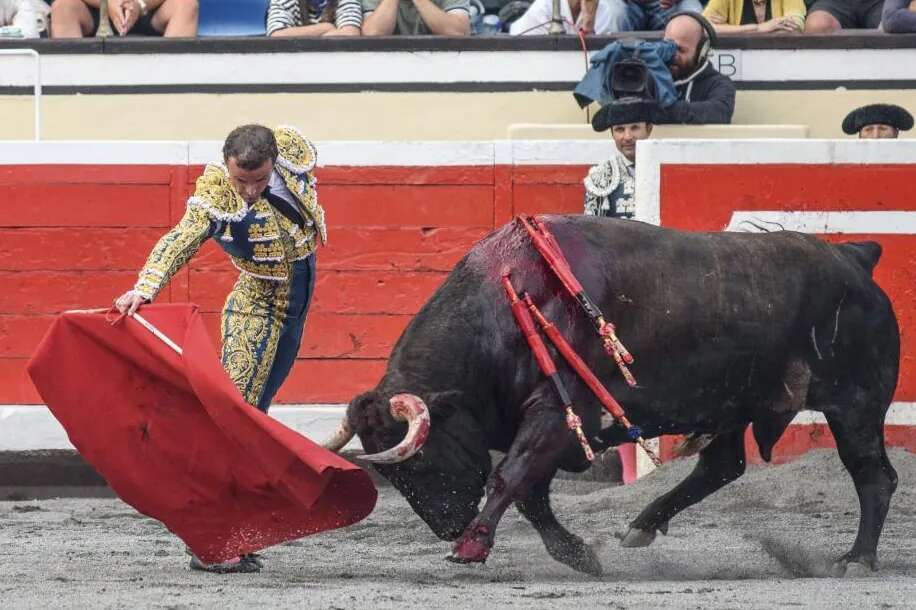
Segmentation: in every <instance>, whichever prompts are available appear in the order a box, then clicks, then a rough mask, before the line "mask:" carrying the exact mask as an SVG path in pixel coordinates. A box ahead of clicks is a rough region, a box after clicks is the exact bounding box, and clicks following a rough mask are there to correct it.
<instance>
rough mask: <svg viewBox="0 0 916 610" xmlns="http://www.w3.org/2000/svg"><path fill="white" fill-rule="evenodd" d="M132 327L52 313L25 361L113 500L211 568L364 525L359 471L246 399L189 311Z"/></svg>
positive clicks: (182, 308)
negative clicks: (157, 525) (155, 523)
mask: <svg viewBox="0 0 916 610" xmlns="http://www.w3.org/2000/svg"><path fill="white" fill-rule="evenodd" d="M140 313H141V314H142V315H143V317H144V318H146V319H147V320H148V321H149V322H151V323H152V324H153V325H155V326H156V327H158V328H159V330H161V331H162V332H163V333H164V334H165V335H166V336H167V337H169V338H170V339H171V340H172V341H174V342H175V343H177V344H178V345H179V346H181V347H182V348H183V355H179V354H178V353H176V352H175V351H173V350H172V349H171V348H169V347H168V346H167V345H166V344H165V343H163V342H162V341H161V340H160V339H158V338H157V337H155V336H154V335H153V334H152V333H151V332H150V331H148V330H147V329H145V328H143V327H142V326H141V325H140V324H139V323H138V322H137V321H136V320H132V319H128V318H125V319H122V320H121V321H120V322H119V323H117V324H115V325H112V324H111V323H110V322H109V320H111V319H113V317H114V316H115V315H116V314H105V313H64V314H62V315H61V316H60V317H59V318H58V319H57V320H55V322H54V323H53V325H52V326H51V328H50V329H49V330H48V332H47V334H46V335H45V337H44V339H42V341H41V344H40V345H39V346H38V349H37V351H36V352H35V355H34V356H33V357H32V359H31V361H30V362H29V365H28V370H29V374H30V375H31V377H32V380H33V381H34V382H35V386H36V387H37V388H38V391H39V393H40V394H41V396H42V398H43V399H44V401H45V402H46V403H47V405H48V408H49V409H50V410H51V412H52V413H53V414H54V416H55V417H56V418H57V420H58V421H59V422H60V423H61V425H63V427H64V429H65V430H66V431H67V434H68V435H69V437H70V441H71V442H72V443H73V446H74V447H76V449H77V450H78V451H79V452H80V454H81V455H82V456H83V457H84V458H85V459H86V461H88V462H89V463H90V464H92V466H93V467H94V468H95V469H96V470H97V471H98V472H99V474H101V475H102V476H103V477H105V480H106V481H108V484H109V485H110V486H111V488H112V489H114V491H115V492H116V493H117V494H118V496H119V497H120V498H121V499H122V500H124V501H125V502H127V503H128V504H130V505H131V506H133V507H134V508H136V509H137V510H138V511H140V512H141V513H143V514H145V515H149V516H150V517H153V518H155V519H158V520H160V521H162V522H163V523H164V524H165V525H166V527H168V528H169V530H171V531H172V532H174V533H175V534H176V535H177V536H178V537H179V538H181V539H182V540H184V541H185V543H186V544H187V545H188V546H189V547H190V549H191V550H192V551H193V552H194V553H195V554H196V555H197V556H198V557H199V558H200V559H201V560H202V561H204V562H218V561H224V560H227V559H230V558H232V557H235V556H238V555H240V554H242V553H250V552H254V551H257V550H259V549H263V548H265V547H267V546H270V545H273V544H277V543H280V542H284V541H287V540H292V539H295V538H300V537H302V536H306V535H308V534H314V533H316V532H320V531H324V530H328V529H334V528H338V527H343V526H345V525H350V524H353V523H356V522H358V521H360V520H361V519H363V518H364V517H366V516H367V515H368V514H369V513H370V512H372V509H373V508H374V506H375V500H376V490H375V486H374V485H373V483H372V481H371V480H370V478H369V475H368V474H367V473H366V472H365V471H364V470H362V469H360V468H359V467H357V466H355V465H353V464H351V463H349V462H347V461H346V460H344V459H342V458H340V457H338V456H337V455H335V454H334V453H331V452H330V451H327V450H325V449H324V448H322V447H320V446H318V445H316V444H315V443H313V442H312V441H310V440H309V439H307V438H305V437H304V436H302V435H300V434H299V433H297V432H295V431H293V430H291V429H289V428H287V427H286V426H284V425H282V424H281V423H279V422H278V421H276V420H274V419H272V418H270V417H269V416H267V415H266V414H264V413H262V412H260V411H258V410H257V409H256V408H254V407H252V406H251V405H249V404H247V403H246V402H245V401H244V400H243V399H242V396H241V394H240V393H239V391H238V390H237V389H236V387H235V385H234V384H233V383H232V381H231V380H230V379H229V376H228V375H227V374H226V372H225V370H223V367H222V365H221V364H220V362H219V359H218V358H217V356H216V353H215V351H214V349H213V346H212V344H211V342H210V338H209V337H208V336H207V331H206V329H205V328H204V323H203V320H202V319H201V317H200V314H199V313H198V311H197V307H196V306H195V305H177V304H176V305H147V306H145V307H143V308H142V309H141V311H140Z"/></svg>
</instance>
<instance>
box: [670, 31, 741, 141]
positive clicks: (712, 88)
mask: <svg viewBox="0 0 916 610" xmlns="http://www.w3.org/2000/svg"><path fill="white" fill-rule="evenodd" d="M665 39H666V40H671V41H672V42H674V43H675V45H676V46H677V52H676V53H675V56H674V58H673V60H672V61H671V62H670V63H669V64H668V70H669V71H670V72H671V76H672V77H673V78H674V85H675V89H676V90H677V98H678V99H677V101H676V102H675V103H674V104H672V105H671V106H668V107H667V108H663V109H661V110H660V112H659V113H658V117H657V122H658V123H692V124H707V123H731V121H732V114H734V112H735V85H734V83H732V81H731V80H730V79H729V78H728V77H727V76H723V75H722V74H720V73H719V71H718V70H716V69H715V68H713V67H712V64H711V63H710V62H709V59H708V55H709V52H710V50H711V49H712V48H713V47H714V46H715V44H716V33H715V30H714V29H713V27H712V25H711V24H710V23H709V22H708V21H706V19H704V18H703V17H702V16H701V15H700V14H699V13H679V14H676V15H674V16H672V18H671V20H670V21H669V22H668V25H667V26H666V27H665Z"/></svg>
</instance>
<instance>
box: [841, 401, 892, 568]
mask: <svg viewBox="0 0 916 610" xmlns="http://www.w3.org/2000/svg"><path fill="white" fill-rule="evenodd" d="M860 393H862V392H861V390H860ZM856 402H859V401H856ZM865 403H866V401H864V400H863V401H861V402H859V404H860V405H864V404H865ZM885 410H886V409H882V410H880V411H879V410H877V409H867V408H865V407H864V406H859V407H856V406H854V405H844V406H842V407H838V408H830V409H825V411H824V415H825V416H826V418H827V423H828V424H829V425H830V430H831V432H833V437H834V439H835V440H836V444H837V451H838V452H839V454H840V459H841V460H842V461H843V465H844V466H845V467H846V470H847V471H848V472H849V475H850V476H851V477H852V480H853V483H855V486H856V493H857V494H858V496H859V509H860V515H859V532H858V534H857V535H856V540H855V542H854V543H853V545H852V549H851V550H850V551H849V552H848V553H846V554H845V555H843V556H842V557H840V558H839V559H838V560H837V562H836V564H834V573H835V574H836V575H837V576H842V575H843V574H845V572H846V569H847V567H848V566H849V564H850V563H859V564H864V565H867V566H868V567H869V568H871V569H872V570H874V569H876V567H877V553H878V538H879V537H880V536H881V529H882V528H883V527H884V519H885V517H887V511H888V508H889V507H890V502H891V496H892V495H893V493H894V490H895V489H897V472H896V471H895V470H894V467H893V466H891V463H890V461H889V460H888V459H887V452H886V451H885V450H884V412H885Z"/></svg>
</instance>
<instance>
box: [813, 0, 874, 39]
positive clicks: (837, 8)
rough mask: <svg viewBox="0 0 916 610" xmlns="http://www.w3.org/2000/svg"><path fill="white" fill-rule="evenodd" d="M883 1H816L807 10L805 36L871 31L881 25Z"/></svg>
mask: <svg viewBox="0 0 916 610" xmlns="http://www.w3.org/2000/svg"><path fill="white" fill-rule="evenodd" d="M883 3H884V0H816V2H815V3H814V4H812V5H811V7H810V8H809V9H808V18H807V20H806V21H805V33H806V34H832V33H834V32H839V31H840V30H842V29H868V30H873V29H875V28H877V27H878V26H879V25H881V8H882V6H883Z"/></svg>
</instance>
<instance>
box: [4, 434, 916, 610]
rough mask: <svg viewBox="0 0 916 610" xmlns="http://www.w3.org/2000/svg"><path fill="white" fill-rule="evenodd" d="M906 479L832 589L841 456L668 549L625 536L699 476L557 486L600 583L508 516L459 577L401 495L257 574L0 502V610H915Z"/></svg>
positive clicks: (746, 498)
mask: <svg viewBox="0 0 916 610" xmlns="http://www.w3.org/2000/svg"><path fill="white" fill-rule="evenodd" d="M891 461H892V462H893V464H894V466H895V468H896V469H897V472H898V474H899V476H900V485H899V487H898V489H897V493H896V494H895V496H894V500H893V503H892V506H891V512H890V515H889V517H888V520H887V523H886V525H885V529H884V534H883V536H882V539H881V545H880V547H879V557H880V560H881V569H880V571H879V572H877V573H875V574H868V575H865V576H863V577H859V578H846V579H841V580H840V579H833V578H829V577H825V574H826V573H827V570H828V568H829V566H830V564H831V562H832V560H833V559H834V558H835V557H836V556H839V555H840V554H842V553H843V552H845V551H846V550H848V548H849V546H850V545H851V544H852V540H853V537H854V535H855V531H856V527H857V519H858V503H857V501H856V497H855V492H854V488H853V486H852V482H851V480H850V479H849V477H848V476H847V474H846V472H845V470H843V468H842V466H841V464H840V461H839V458H838V457H837V456H836V453H835V452H833V451H816V452H812V453H809V454H808V455H807V456H805V457H804V458H802V459H800V460H797V461H795V462H793V463H791V464H787V465H784V466H765V467H752V468H750V469H749V471H748V473H747V474H746V475H745V476H744V477H743V478H742V479H741V480H739V481H738V482H737V483H733V484H732V485H730V486H729V487H726V488H725V489H724V490H722V491H721V492H719V494H717V495H714V496H713V497H711V498H709V499H708V500H707V501H705V502H704V503H702V504H700V505H699V506H696V507H694V508H692V509H689V510H687V511H685V512H684V513H682V514H681V515H680V516H679V517H677V518H676V519H675V520H674V521H672V523H671V531H670V532H669V535H668V536H667V537H659V539H658V540H656V542H655V544H654V545H653V546H651V547H649V548H646V549H623V548H620V547H619V546H618V545H617V541H616V539H615V538H614V532H617V531H622V530H625V529H626V525H627V523H628V522H629V520H630V519H632V518H633V517H635V515H636V514H637V512H638V511H639V509H640V508H641V507H643V506H644V505H645V504H646V503H647V502H649V500H650V499H651V498H653V497H655V496H656V495H658V494H660V493H662V492H664V491H667V490H668V489H669V488H670V487H672V486H673V485H674V484H675V483H676V482H677V481H678V480H680V479H681V478H682V477H683V476H684V475H685V474H686V472H688V470H689V469H690V468H691V467H692V461H691V460H682V461H681V462H678V463H674V464H669V465H667V466H666V467H665V468H664V469H663V470H661V471H659V472H657V473H656V474H654V475H651V476H649V477H647V478H645V479H643V480H641V481H640V482H638V483H637V484H635V485H631V486H628V487H625V488H624V487H609V486H607V485H602V484H598V483H590V482H578V481H556V482H555V483H554V496H553V497H554V506H555V507H556V511H557V513H558V516H559V518H560V520H561V521H562V522H564V523H565V524H566V525H567V526H568V527H569V528H570V529H571V530H573V531H575V532H576V533H578V534H580V535H581V536H583V537H584V538H586V539H588V540H590V541H592V542H593V543H594V545H595V547H596V548H597V549H598V551H599V555H600V556H601V558H602V561H603V562H604V566H605V571H606V575H605V576H604V577H603V578H600V579H595V578H591V577H588V576H585V575H581V574H578V573H576V572H573V571H571V570H569V569H567V568H566V567H565V566H562V565H560V564H558V563H555V562H554V561H553V560H552V559H550V557H549V556H548V555H547V553H546V551H544V549H543V547H542V546H541V542H540V539H539V538H538V536H537V535H536V534H535V532H534V530H533V529H532V528H531V526H530V525H528V523H527V522H526V521H524V520H523V519H522V517H520V516H519V515H518V514H517V513H516V512H515V510H514V509H510V510H509V512H508V513H507V514H506V516H505V517H504V519H503V521H502V523H501V524H500V528H499V531H498V534H497V544H496V547H495V548H494V551H493V554H492V555H491V557H490V559H489V561H488V562H487V564H486V565H485V566H474V567H467V566H457V565H454V564H451V563H448V562H446V561H443V557H444V556H445V555H446V554H447V552H448V550H449V545H448V544H447V543H444V542H441V541H439V540H438V539H436V538H435V537H434V536H433V535H432V534H431V533H430V532H429V530H428V529H427V528H426V527H425V525H424V524H423V523H422V522H421V521H420V520H419V518H417V517H416V516H415V515H414V514H413V512H412V511H411V510H410V508H409V507H408V506H407V503H406V502H405V501H404V500H403V499H402V498H401V497H400V496H399V495H398V494H397V492H396V491H395V490H394V489H392V488H391V487H383V488H381V490H380V497H379V503H378V507H377V508H376V510H375V512H374V513H373V514H372V515H371V516H370V517H369V518H367V519H366V520H365V521H363V522H362V523H360V524H358V525H356V526H353V527H351V528H349V529H346V530H343V531H337V532H331V533H326V534H322V535H317V536H314V537H311V538H307V539H303V540H299V541H296V542H292V543H289V544H286V545H283V546H280V547H276V548H272V549H269V550H268V551H267V552H266V560H267V568H266V570H265V571H264V572H262V573H260V574H251V575H246V574H231V575H212V574H202V573H197V572H194V573H192V572H190V571H189V570H188V569H187V557H186V556H185V555H184V552H183V545H182V544H181V543H180V541H178V540H177V539H176V538H174V537H173V536H171V535H170V534H169V533H168V532H167V531H166V530H165V528H164V527H162V525H160V524H159V523H158V522H157V521H153V520H151V519H148V518H146V517H143V516H141V515H139V514H138V513H137V512H135V511H134V510H133V509H132V508H130V507H129V506H127V505H125V504H123V503H121V502H120V501H118V500H86V499H61V500H42V501H18V502H0V603H2V606H3V607H4V608H26V607H55V608H63V607H84V608H85V607H92V608H103V607H104V608H115V607H118V608H123V607H156V608H191V607H215V606H220V607H238V608H242V607H246V608H251V607H262V608H264V607H266V608H276V607H296V608H303V607H307V608H359V609H376V608H403V607H411V606H412V607H423V608H434V609H438V608H475V609H476V608H490V607H496V608H502V607H514V608H528V607H544V608H551V609H561V608H575V609H576V610H584V609H585V608H594V607H601V608H641V607H652V608H678V609H683V608H702V609H706V608H741V609H742V610H748V609H752V608H776V607H779V608H783V607H790V606H791V607H817V608H856V609H858V608H892V607H897V608H904V607H909V608H912V607H916V543H914V539H916V521H914V519H913V516H914V511H916V491H914V482H916V455H912V454H909V453H905V452H903V451H894V452H892V454H891Z"/></svg>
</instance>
